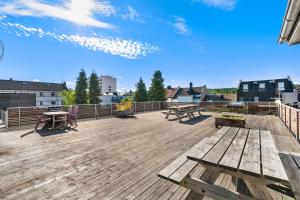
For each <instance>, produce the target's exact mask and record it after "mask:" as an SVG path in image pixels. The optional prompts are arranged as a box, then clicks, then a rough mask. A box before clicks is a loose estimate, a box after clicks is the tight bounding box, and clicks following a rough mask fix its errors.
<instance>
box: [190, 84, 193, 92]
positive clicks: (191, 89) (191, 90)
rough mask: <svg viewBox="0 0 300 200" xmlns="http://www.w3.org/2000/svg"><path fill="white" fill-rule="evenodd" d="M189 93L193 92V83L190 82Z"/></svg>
mask: <svg viewBox="0 0 300 200" xmlns="http://www.w3.org/2000/svg"><path fill="white" fill-rule="evenodd" d="M190 93H191V94H192V93H193V83H192V82H190Z"/></svg>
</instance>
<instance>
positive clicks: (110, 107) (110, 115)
mask: <svg viewBox="0 0 300 200" xmlns="http://www.w3.org/2000/svg"><path fill="white" fill-rule="evenodd" d="M112 114H113V112H112V103H111V104H110V116H112Z"/></svg>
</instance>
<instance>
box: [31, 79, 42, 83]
mask: <svg viewBox="0 0 300 200" xmlns="http://www.w3.org/2000/svg"><path fill="white" fill-rule="evenodd" d="M32 81H33V82H40V80H39V79H33V80H32Z"/></svg>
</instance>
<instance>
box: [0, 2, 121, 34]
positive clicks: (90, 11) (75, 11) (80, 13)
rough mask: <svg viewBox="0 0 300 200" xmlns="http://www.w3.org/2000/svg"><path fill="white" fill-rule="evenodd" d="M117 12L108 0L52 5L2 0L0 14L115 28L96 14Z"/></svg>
mask: <svg viewBox="0 0 300 200" xmlns="http://www.w3.org/2000/svg"><path fill="white" fill-rule="evenodd" d="M115 12H116V11H115V9H114V7H113V6H112V5H111V4H110V3H109V2H108V1H103V0H101V1H99V0H84V1H83V0H66V1H65V3H64V4H62V5H58V4H56V5H51V4H50V3H45V1H42V0H11V1H8V0H4V1H3V0H2V1H1V3H0V14H5V15H16V16H34V17H51V18H55V19H61V20H65V21H69V22H72V23H75V24H78V25H87V26H93V27H98V28H104V29H114V28H115V27H114V26H113V25H111V24H108V23H105V22H102V21H99V20H97V19H96V18H95V16H94V14H95V13H97V14H102V15H105V16H110V15H114V14H115Z"/></svg>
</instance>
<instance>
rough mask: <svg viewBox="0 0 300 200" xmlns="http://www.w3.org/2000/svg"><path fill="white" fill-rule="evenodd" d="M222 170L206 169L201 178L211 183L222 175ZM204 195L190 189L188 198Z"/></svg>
mask: <svg viewBox="0 0 300 200" xmlns="http://www.w3.org/2000/svg"><path fill="white" fill-rule="evenodd" d="M220 174H221V173H220V172H219V171H217V170H213V169H205V170H204V172H203V174H202V175H201V176H200V178H199V179H200V180H202V181H205V182H207V183H211V184H213V183H214V182H215V181H216V180H217V179H218V177H219V176H220ZM203 197H204V195H203V194H200V193H197V192H194V191H192V190H191V191H190V193H189V194H188V196H187V198H186V199H197V200H198V199H202V198H203Z"/></svg>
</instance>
